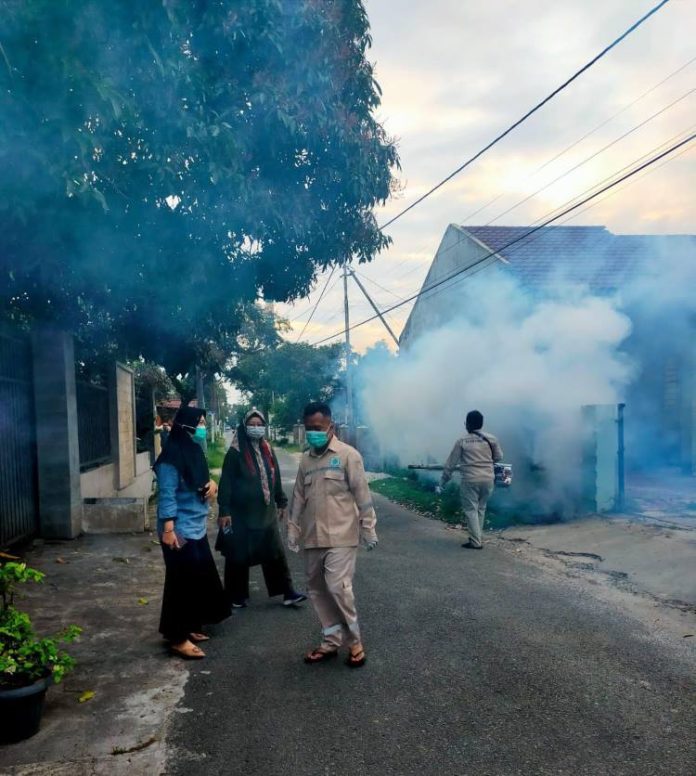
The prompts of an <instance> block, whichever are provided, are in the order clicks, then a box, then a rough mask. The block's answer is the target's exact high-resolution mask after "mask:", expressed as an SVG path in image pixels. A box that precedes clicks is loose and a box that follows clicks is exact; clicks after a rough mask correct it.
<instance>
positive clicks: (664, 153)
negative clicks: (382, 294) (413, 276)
mask: <svg viewBox="0 0 696 776" xmlns="http://www.w3.org/2000/svg"><path fill="white" fill-rule="evenodd" d="M693 140H696V133H693V134H691V135H689V136H688V137H687V138H685V139H684V140H681V141H680V142H678V143H675V144H674V145H672V146H670V147H669V148H667V149H666V150H665V151H662V152H661V153H659V154H658V155H657V156H654V157H652V158H651V159H649V160H647V161H646V162H643V163H642V164H641V165H639V166H638V167H636V168H635V169H633V170H631V171H629V172H627V173H625V174H624V175H622V176H620V177H619V178H617V179H616V180H615V181H613V182H611V183H608V184H607V185H606V186H603V187H602V188H600V189H599V190H598V191H596V192H594V193H592V194H590V195H589V196H587V197H585V198H584V199H582V200H580V201H579V202H577V203H576V204H574V205H571V206H570V207H568V208H566V209H565V210H563V211H562V212H561V213H558V214H557V215H555V216H552V217H550V218H548V219H546V220H544V221H543V222H542V223H541V224H539V225H538V226H535V227H533V228H532V229H529V230H527V231H526V232H525V233H524V234H522V235H519V236H518V237H516V238H514V239H513V240H510V241H509V242H508V243H506V244H505V245H503V246H501V247H500V248H498V249H497V250H495V251H490V252H489V253H487V254H486V255H484V256H482V257H481V258H479V259H477V260H476V261H475V262H473V263H472V264H470V265H469V266H468V267H463V268H462V269H459V270H457V271H455V272H453V273H451V274H450V275H448V276H447V277H444V278H441V279H440V280H438V281H436V282H434V283H432V284H431V285H430V286H427V287H425V288H422V289H421V290H420V291H418V292H417V293H415V294H413V295H412V296H410V297H408V298H406V299H404V300H403V301H401V302H398V303H396V304H394V305H392V306H391V307H388V308H387V309H386V310H383V311H382V314H385V313H389V312H392V311H393V310H396V309H398V308H400V307H403V306H404V305H405V304H408V303H409V302H412V301H414V300H416V299H418V298H419V297H421V296H423V295H425V294H426V293H428V292H429V291H432V290H433V289H435V288H438V287H440V286H442V285H443V284H445V283H447V282H449V281H451V280H452V279H453V278H455V277H458V276H459V275H462V274H463V273H464V272H468V271H469V270H471V269H473V268H474V267H476V266H478V265H480V264H482V263H483V262H485V261H487V260H488V259H491V258H494V257H495V256H497V255H499V254H500V253H502V252H503V251H505V250H507V249H508V248H510V247H512V246H513V245H516V244H517V243H519V242H521V241H522V240H525V239H527V238H528V237H530V236H531V235H533V234H536V233H537V232H539V231H540V230H541V229H543V228H545V227H547V226H549V225H550V224H552V223H554V222H555V221H558V220H559V219H560V218H562V217H563V216H565V215H568V214H570V213H571V212H573V211H575V210H577V209H579V208H580V207H582V206H583V205H585V204H587V203H588V202H591V201H592V200H594V199H596V198H597V197H599V196H600V195H602V194H604V193H605V192H607V191H609V190H611V189H613V188H614V187H616V186H618V185H619V184H620V183H623V182H624V181H626V180H628V179H629V178H632V177H633V176H635V175H637V174H638V173H640V172H642V171H643V170H646V169H648V168H649V167H651V166H652V165H653V164H656V163H657V162H659V161H661V160H662V159H665V158H666V157H668V156H670V155H671V154H673V153H674V152H675V151H677V150H679V149H680V148H683V147H684V146H686V145H687V144H688V143H690V142H692V141H693ZM378 317H379V316H378V315H373V316H371V317H369V318H366V319H365V320H362V321H359V322H358V323H354V324H353V325H351V326H349V327H348V330H351V331H352V330H353V329H357V328H359V327H360V326H364V325H365V324H366V323H369V322H370V321H373V320H375V319H376V318H378ZM345 333H346V329H343V330H342V331H338V332H336V333H334V334H332V335H330V336H329V337H325V338H324V339H322V340H319V341H318V342H314V343H312V345H313V346H316V345H321V344H323V343H324V342H328V341H329V340H331V339H334V338H335V337H340V336H341V335H343V334H345Z"/></svg>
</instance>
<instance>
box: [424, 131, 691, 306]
mask: <svg viewBox="0 0 696 776" xmlns="http://www.w3.org/2000/svg"><path fill="white" fill-rule="evenodd" d="M693 148H694V147H693V146H686V147H685V148H684V149H682V150H681V151H680V152H679V153H678V154H675V155H674V156H671V157H669V159H666V160H664V161H663V162H662V164H658V165H657V167H651V168H650V169H648V170H645V171H644V172H643V174H642V175H639V176H638V177H637V178H633V179H631V180H629V181H627V182H626V185H624V186H620V187H619V188H617V189H612V190H611V191H609V192H608V193H607V194H606V196H604V197H600V198H599V199H596V200H594V201H593V202H591V203H590V204H589V205H588V206H587V207H585V208H583V209H582V210H578V211H576V212H574V213H573V214H572V215H570V216H568V218H565V219H563V220H562V221H559V222H558V223H559V226H562V225H563V224H567V223H568V222H569V221H572V220H573V219H575V218H578V216H581V215H582V214H583V213H586V212H587V211H588V210H592V208H593V207H596V206H597V205H599V204H601V203H602V202H604V201H605V200H607V199H610V198H611V197H613V196H615V195H616V194H620V193H621V192H622V191H624V189H627V188H628V187H629V186H632V185H633V184H634V183H637V182H638V181H641V180H643V178H645V177H647V176H648V175H651V174H653V173H655V172H657V171H658V170H660V169H662V168H663V167H665V166H666V165H668V164H671V163H672V162H675V161H676V160H677V159H679V157H680V156H683V155H684V154H686V153H689V151H693ZM538 237H541V232H539V233H537V234H536V235H535V236H533V237H532V238H531V240H529V243H533V242H534V241H535V239H537V238H538ZM485 269H486V267H485V266H484V267H479V268H478V269H476V270H474V272H471V273H470V274H468V275H465V276H463V277H459V278H456V279H455V280H454V282H453V283H452V284H451V285H450V286H447V288H448V289H450V288H454V286H456V285H458V284H459V283H462V282H463V281H465V280H468V279H469V278H471V277H473V276H474V275H478V273H479V272H482V271H483V270H485ZM436 293H437V292H436Z"/></svg>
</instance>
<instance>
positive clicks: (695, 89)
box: [486, 88, 696, 226]
mask: <svg viewBox="0 0 696 776" xmlns="http://www.w3.org/2000/svg"><path fill="white" fill-rule="evenodd" d="M694 92H696V88H694V89H689V91H688V92H686V93H685V94H682V96H681V97H678V98H677V99H676V100H673V101H672V102H670V103H669V105H665V107H664V108H661V109H660V110H658V111H657V112H656V113H653V114H652V116H648V118H647V119H644V120H643V121H641V122H640V124H637V125H636V126H635V127H633V128H632V129H629V130H628V131H627V132H624V133H623V134H622V135H619V137H617V138H616V139H615V140H612V141H611V143H607V144H606V145H605V146H602V148H600V149H599V150H598V151H595V152H594V153H593V154H590V156H588V157H587V158H585V159H583V160H582V161H581V162H578V163H577V164H575V165H573V166H572V167H571V168H569V169H568V170H566V171H565V172H563V173H561V175H558V176H557V177H556V178H554V179H553V180H552V181H549V182H548V183H546V184H545V185H544V186H542V187H541V188H539V189H537V190H536V191H534V192H532V193H531V194H528V195H527V196H526V197H524V199H521V200H520V201H519V202H517V203H516V204H514V205H511V206H510V207H509V208H507V210H503V212H502V213H498V215H497V216H496V217H495V218H492V219H491V220H490V221H489V222H488V224H486V226H490V225H491V224H493V223H495V222H496V221H498V220H499V219H501V218H502V217H503V216H506V215H507V214H508V213H512V211H513V210H517V208H518V207H520V205H524V203H525V202H529V200H530V199H532V198H534V197H536V196H537V194H541V192H542V191H546V189H548V188H549V187H550V186H553V185H554V184H555V183H558V181H560V180H561V179H563V178H565V177H566V176H567V175H570V174H571V173H573V172H575V171H576V170H578V169H579V168H580V167H582V166H583V165H585V164H587V162H591V161H592V160H593V159H595V158H596V157H598V156H599V155H600V154H603V153H604V152H605V151H606V150H607V149H609V148H611V147H612V146H614V145H616V144H617V143H620V142H621V141H622V140H625V139H626V138H627V137H628V136H629V135H632V134H633V133H634V132H637V131H638V130H639V129H641V128H642V127H644V126H645V125H646V124H649V123H650V122H651V121H652V120H653V119H656V118H657V117H658V116H661V115H662V114H663V113H665V112H666V111H668V110H669V109H670V108H673V107H674V106H675V105H677V104H678V103H680V102H681V101H682V100H685V99H686V98H687V97H689V96H691V95H692V94H693V93H694Z"/></svg>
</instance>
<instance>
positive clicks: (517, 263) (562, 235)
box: [461, 226, 642, 291]
mask: <svg viewBox="0 0 696 776" xmlns="http://www.w3.org/2000/svg"><path fill="white" fill-rule="evenodd" d="M461 229H462V230H463V231H464V232H468V233H469V234H470V235H472V236H473V237H475V238H476V239H477V240H479V241H480V242H481V243H483V244H484V245H486V246H487V247H488V248H489V249H490V250H491V251H495V252H496V253H497V254H499V255H500V256H502V257H503V258H504V259H506V260H507V261H508V262H509V266H508V269H509V271H511V272H512V273H513V274H514V275H516V276H517V277H518V278H519V280H520V281H521V282H522V283H523V284H524V285H526V286H528V287H540V286H541V287H543V286H548V285H551V284H553V283H554V282H555V281H558V280H560V279H562V280H563V281H565V282H572V283H582V284H585V285H588V286H589V287H590V288H591V289H592V290H593V291H607V290H611V289H613V288H616V287H617V286H619V285H621V283H622V281H623V280H624V279H625V278H626V277H627V276H628V275H630V274H631V272H632V271H633V270H634V269H635V268H636V266H637V264H638V262H639V261H640V258H641V257H640V254H641V251H636V250H635V247H636V246H632V245H631V241H632V240H633V239H639V240H640V239H642V238H631V237H620V236H618V235H615V234H612V233H611V232H610V231H609V230H608V229H606V228H605V227H603V226H547V227H544V228H543V229H540V230H539V231H537V232H534V233H533V234H531V235H529V236H526V235H527V233H528V232H529V230H530V227H528V226H463V227H461Z"/></svg>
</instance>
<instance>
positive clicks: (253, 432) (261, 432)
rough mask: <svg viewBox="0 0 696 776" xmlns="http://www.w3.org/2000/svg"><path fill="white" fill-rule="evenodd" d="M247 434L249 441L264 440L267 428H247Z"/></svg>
mask: <svg viewBox="0 0 696 776" xmlns="http://www.w3.org/2000/svg"><path fill="white" fill-rule="evenodd" d="M246 432H247V436H248V437H249V439H263V438H264V437H265V436H266V426H247V427H246Z"/></svg>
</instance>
